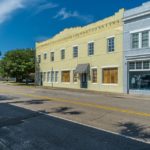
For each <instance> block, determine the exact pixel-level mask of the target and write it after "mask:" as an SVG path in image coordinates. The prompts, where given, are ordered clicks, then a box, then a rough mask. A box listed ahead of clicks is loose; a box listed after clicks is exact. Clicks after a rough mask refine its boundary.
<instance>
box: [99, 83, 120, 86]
mask: <svg viewBox="0 0 150 150" xmlns="http://www.w3.org/2000/svg"><path fill="white" fill-rule="evenodd" d="M101 85H103V86H118V85H119V84H118V83H110V84H109V83H102V84H101Z"/></svg>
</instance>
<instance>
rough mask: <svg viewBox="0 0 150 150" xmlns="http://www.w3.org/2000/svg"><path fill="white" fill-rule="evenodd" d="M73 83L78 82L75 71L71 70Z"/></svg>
mask: <svg viewBox="0 0 150 150" xmlns="http://www.w3.org/2000/svg"><path fill="white" fill-rule="evenodd" d="M73 82H74V83H76V82H78V74H77V73H76V72H75V70H73Z"/></svg>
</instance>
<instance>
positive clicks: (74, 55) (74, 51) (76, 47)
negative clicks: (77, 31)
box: [73, 46, 78, 58]
mask: <svg viewBox="0 0 150 150" xmlns="http://www.w3.org/2000/svg"><path fill="white" fill-rule="evenodd" d="M76 57H78V46H74V47H73V58H76Z"/></svg>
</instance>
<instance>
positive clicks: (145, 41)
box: [131, 30, 150, 49]
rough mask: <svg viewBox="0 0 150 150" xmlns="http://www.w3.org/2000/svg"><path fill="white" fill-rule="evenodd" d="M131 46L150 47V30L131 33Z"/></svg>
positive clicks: (133, 47)
mask: <svg viewBox="0 0 150 150" xmlns="http://www.w3.org/2000/svg"><path fill="white" fill-rule="evenodd" d="M131 47H132V49H135V48H148V47H150V31H149V30H146V31H141V32H137V33H132V34H131Z"/></svg>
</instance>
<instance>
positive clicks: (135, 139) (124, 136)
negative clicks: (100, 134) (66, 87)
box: [41, 112, 150, 144]
mask: <svg viewBox="0 0 150 150" xmlns="http://www.w3.org/2000/svg"><path fill="white" fill-rule="evenodd" d="M41 113H42V112H41ZM42 114H44V115H45V113H42ZM48 116H51V117H54V118H56V119H61V120H64V121H68V122H71V123H74V124H78V125H81V126H85V127H89V128H93V129H96V130H99V131H104V132H107V133H111V134H114V135H118V136H120V137H123V138H126V139H130V140H134V141H138V142H142V143H145V144H150V141H146V140H143V139H138V138H134V137H130V136H126V135H123V134H120V133H117V132H112V131H109V130H105V129H102V128H98V127H94V126H92V125H88V124H84V123H80V122H77V121H74V120H70V119H66V118H63V117H59V116H55V115H50V114H48Z"/></svg>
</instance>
